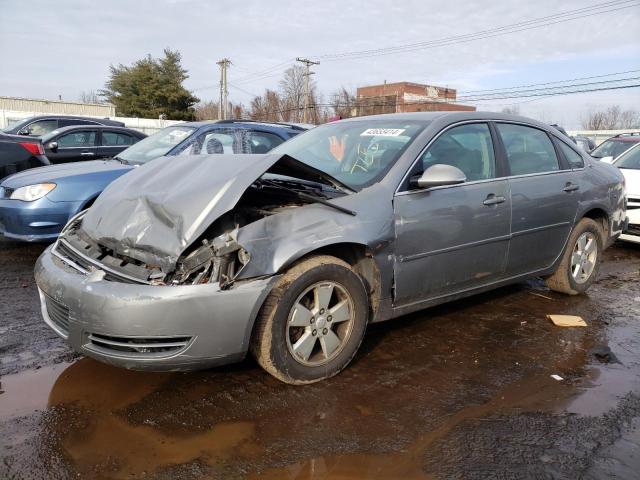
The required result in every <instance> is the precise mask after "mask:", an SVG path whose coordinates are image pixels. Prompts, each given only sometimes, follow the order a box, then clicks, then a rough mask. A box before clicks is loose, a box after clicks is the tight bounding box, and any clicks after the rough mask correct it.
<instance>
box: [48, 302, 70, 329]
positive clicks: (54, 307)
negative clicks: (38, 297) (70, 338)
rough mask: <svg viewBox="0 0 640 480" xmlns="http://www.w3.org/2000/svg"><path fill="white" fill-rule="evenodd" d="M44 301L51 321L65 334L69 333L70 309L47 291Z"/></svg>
mask: <svg viewBox="0 0 640 480" xmlns="http://www.w3.org/2000/svg"><path fill="white" fill-rule="evenodd" d="M44 303H45V307H46V309H47V315H49V319H50V320H51V322H52V323H53V324H54V325H55V326H56V327H57V328H58V330H60V331H61V332H62V333H63V334H65V335H68V334H69V309H68V308H67V307H66V306H64V305H63V304H62V303H60V302H58V301H56V300H54V299H53V298H51V297H50V296H49V295H47V294H46V293H45V294H44Z"/></svg>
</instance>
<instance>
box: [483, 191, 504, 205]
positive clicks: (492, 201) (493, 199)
mask: <svg viewBox="0 0 640 480" xmlns="http://www.w3.org/2000/svg"><path fill="white" fill-rule="evenodd" d="M505 201H506V198H504V197H502V196H496V195H495V194H493V193H490V194H489V195H487V199H486V200H485V201H484V202H482V203H483V205H488V206H491V205H498V204H499V203H503V202H505Z"/></svg>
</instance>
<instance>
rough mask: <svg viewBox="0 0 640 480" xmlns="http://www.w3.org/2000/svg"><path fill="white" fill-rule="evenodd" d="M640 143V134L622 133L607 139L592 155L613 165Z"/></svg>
mask: <svg viewBox="0 0 640 480" xmlns="http://www.w3.org/2000/svg"><path fill="white" fill-rule="evenodd" d="M638 143H640V132H638V133H621V134H619V135H616V136H615V137H611V138H607V139H606V140H605V141H604V142H602V143H601V144H600V145H598V146H597V147H596V148H594V149H593V150H592V151H591V152H590V155H591V156H592V157H593V158H597V159H598V160H602V161H603V162H607V163H611V162H613V161H614V160H615V159H616V158H617V157H619V156H620V155H622V154H623V153H624V152H626V151H627V150H629V149H630V148H631V147H633V146H634V145H636V144H638Z"/></svg>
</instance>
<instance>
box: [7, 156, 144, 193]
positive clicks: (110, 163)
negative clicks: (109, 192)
mask: <svg viewBox="0 0 640 480" xmlns="http://www.w3.org/2000/svg"><path fill="white" fill-rule="evenodd" d="M132 168H133V167H131V166H128V165H123V164H122V163H120V162H118V161H116V160H91V161H84V162H75V163H61V164H58V165H47V166H44V167H38V168H31V169H29V170H25V171H23V172H18V173H14V174H13V175H10V176H8V177H7V178H5V179H4V180H3V181H2V186H3V187H9V188H19V187H24V186H25V185H34V184H36V183H45V182H54V183H57V182H59V181H60V180H62V179H67V178H70V177H75V176H79V175H86V174H93V173H97V172H105V171H114V170H130V169H132Z"/></svg>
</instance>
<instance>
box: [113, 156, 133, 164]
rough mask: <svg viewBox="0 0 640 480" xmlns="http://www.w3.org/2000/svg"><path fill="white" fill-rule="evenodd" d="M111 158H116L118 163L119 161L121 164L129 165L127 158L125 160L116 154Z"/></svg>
mask: <svg viewBox="0 0 640 480" xmlns="http://www.w3.org/2000/svg"><path fill="white" fill-rule="evenodd" d="M112 158H113V159H114V160H117V161H118V162H120V163H121V164H123V165H130V163H129V162H128V161H127V160H125V159H124V158H122V157H119V156H117V155H116V156H115V157H112Z"/></svg>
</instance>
